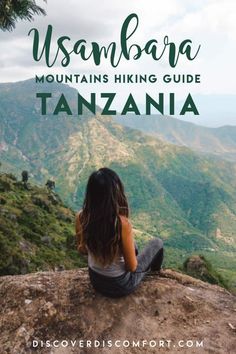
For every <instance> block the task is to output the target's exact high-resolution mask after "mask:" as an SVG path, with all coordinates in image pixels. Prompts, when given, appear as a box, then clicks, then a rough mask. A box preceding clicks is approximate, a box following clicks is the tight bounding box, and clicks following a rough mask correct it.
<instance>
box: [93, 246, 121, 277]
mask: <svg viewBox="0 0 236 354" xmlns="http://www.w3.org/2000/svg"><path fill="white" fill-rule="evenodd" d="M88 266H89V268H91V269H92V270H93V271H94V272H97V273H99V274H102V275H105V276H107V277H119V276H120V275H122V274H124V273H125V272H126V269H125V260H124V257H123V256H122V255H119V256H118V257H116V259H115V260H114V261H113V262H112V263H111V264H109V265H107V266H104V267H103V266H101V265H100V264H98V263H97V262H96V260H95V258H94V257H93V255H92V253H91V252H90V251H88Z"/></svg>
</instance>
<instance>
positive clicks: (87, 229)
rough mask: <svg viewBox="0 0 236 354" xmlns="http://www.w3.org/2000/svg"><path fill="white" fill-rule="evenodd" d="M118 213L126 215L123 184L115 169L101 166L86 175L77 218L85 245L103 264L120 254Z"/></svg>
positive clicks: (127, 208)
mask: <svg viewBox="0 0 236 354" xmlns="http://www.w3.org/2000/svg"><path fill="white" fill-rule="evenodd" d="M121 215H123V216H126V217H129V207H128V202H127V198H126V196H125V192H124V186H123V184H122V182H121V180H120V178H119V176H118V175H117V174H116V173H115V172H114V171H112V170H111V169H109V168H106V167H104V168H100V169H99V170H98V171H95V172H93V173H92V174H91V176H90V177H89V180H88V184H87V188H86V193H85V199H84V203H83V209H82V212H81V214H80V221H81V225H82V234H83V238H84V242H85V245H86V246H87V248H88V250H89V251H90V252H91V253H92V254H93V256H94V258H95V259H96V260H97V261H98V262H99V263H100V264H102V265H108V264H111V263H112V261H113V260H114V258H115V257H116V256H117V255H118V254H119V250H120V245H121V242H120V241H121V219H120V216H121Z"/></svg>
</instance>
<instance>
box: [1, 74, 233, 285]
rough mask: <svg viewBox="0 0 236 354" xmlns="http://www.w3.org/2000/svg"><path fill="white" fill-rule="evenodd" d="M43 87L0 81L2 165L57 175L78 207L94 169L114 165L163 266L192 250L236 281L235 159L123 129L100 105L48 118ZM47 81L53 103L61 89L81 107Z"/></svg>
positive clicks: (40, 179) (36, 175) (140, 232)
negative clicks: (156, 241)
mask: <svg viewBox="0 0 236 354" xmlns="http://www.w3.org/2000/svg"><path fill="white" fill-rule="evenodd" d="M39 86H40V85H39V84H37V85H35V84H34V82H33V80H28V81H23V82H19V83H15V84H1V85H0V146H1V151H0V161H1V163H2V167H1V169H2V170H3V171H8V172H10V173H14V174H16V175H17V176H18V177H19V176H20V174H21V171H22V170H28V171H29V174H30V181H32V183H36V184H41V185H42V184H45V181H46V180H47V179H53V180H55V182H56V192H58V193H59V195H60V196H61V198H62V200H63V202H64V203H65V204H66V205H68V206H70V207H71V208H72V209H73V210H78V209H80V208H81V205H82V202H83V196H84V190H85V186H86V182H87V178H88V176H89V174H90V173H91V172H92V171H93V170H94V169H97V168H99V167H101V166H107V167H110V168H113V169H114V170H115V171H117V173H118V174H119V175H120V176H121V178H122V180H123V182H124V185H125V188H126V193H127V196H128V199H129V203H130V208H131V220H132V224H133V227H134V229H135V230H136V232H135V233H136V237H137V239H138V243H139V245H140V247H142V246H143V245H144V244H145V242H146V240H148V239H149V238H150V237H153V236H154V237H155V236H157V235H158V236H160V237H161V238H162V239H163V240H164V244H165V246H166V258H165V266H171V267H174V268H178V267H181V266H182V264H183V261H184V260H185V259H186V258H187V257H188V256H190V255H191V254H196V253H197V254H202V255H204V256H206V257H207V259H209V260H210V261H211V262H212V264H213V265H214V266H215V267H216V269H217V271H219V272H220V273H221V274H224V277H225V279H227V280H228V281H229V282H230V284H231V286H235V283H236V261H235V251H236V234H235V230H236V192H235V191H236V168H235V164H234V163H231V162H229V161H226V160H224V159H215V158H212V156H210V155H204V156H203V155H202V154H199V153H196V152H193V151H192V150H190V149H189V148H188V147H186V146H178V145H177V144H176V145H174V144H170V143H169V142H166V141H164V140H163V139H159V138H157V137H156V136H149V135H145V134H143V133H142V132H139V131H138V130H137V129H131V128H129V127H124V126H122V125H121V124H118V123H117V122H115V121H114V118H112V117H109V116H102V115H101V114H100V109H99V107H98V108H97V113H96V114H95V115H93V114H91V113H90V112H89V111H85V114H84V115H83V116H80V117H78V116H75V115H72V116H70V117H68V116H67V115H66V114H64V113H60V114H59V115H58V116H57V117H54V116H53V115H52V114H50V113H49V114H48V115H45V116H42V115H41V112H40V105H39V104H38V102H37V101H36V99H35V93H36V92H37V90H38V88H39ZM42 87H43V90H44V91H47V90H48V89H49V88H50V91H52V92H53V97H55V98H52V99H51V100H50V102H49V105H51V106H54V105H55V102H56V100H57V98H58V97H59V96H60V95H61V94H62V93H63V94H65V95H66V96H67V97H68V102H69V104H70V106H71V107H73V105H75V102H74V99H73V97H74V95H75V94H76V91H75V90H74V89H72V88H70V87H68V86H66V85H58V84H50V85H48V87H47V84H45V85H43V86H42ZM23 92H24V95H23V94H22V93H23ZM122 119H123V118H122ZM177 131H178V130H177Z"/></svg>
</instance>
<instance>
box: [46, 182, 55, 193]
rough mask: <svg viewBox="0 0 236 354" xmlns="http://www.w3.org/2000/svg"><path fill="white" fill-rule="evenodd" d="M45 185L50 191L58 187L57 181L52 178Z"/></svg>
mask: <svg viewBox="0 0 236 354" xmlns="http://www.w3.org/2000/svg"><path fill="white" fill-rule="evenodd" d="M45 185H46V187H47V188H48V189H49V190H50V191H52V190H53V189H55V187H56V184H55V182H54V181H52V180H50V179H48V180H47V183H46V184H45Z"/></svg>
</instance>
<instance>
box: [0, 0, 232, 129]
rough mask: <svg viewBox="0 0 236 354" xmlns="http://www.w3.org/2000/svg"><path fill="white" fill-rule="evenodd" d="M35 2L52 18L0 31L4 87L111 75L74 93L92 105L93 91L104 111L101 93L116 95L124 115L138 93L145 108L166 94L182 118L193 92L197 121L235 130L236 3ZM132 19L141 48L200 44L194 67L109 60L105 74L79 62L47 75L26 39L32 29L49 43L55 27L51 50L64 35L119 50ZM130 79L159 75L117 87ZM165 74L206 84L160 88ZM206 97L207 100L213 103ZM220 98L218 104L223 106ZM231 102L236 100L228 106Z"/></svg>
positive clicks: (177, 0)
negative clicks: (121, 77)
mask: <svg viewBox="0 0 236 354" xmlns="http://www.w3.org/2000/svg"><path fill="white" fill-rule="evenodd" d="M36 2H37V3H38V4H39V5H42V7H44V8H45V10H46V12H47V16H45V17H42V16H40V17H35V21H34V22H27V21H24V22H19V23H17V26H16V29H15V30H14V31H12V32H10V33H8V32H0V82H14V81H19V80H25V79H28V78H32V77H35V75H36V74H37V75H47V74H54V75H55V74H80V75H83V74H86V75H89V74H108V75H109V79H110V80H109V81H110V82H109V83H108V84H95V85H93V84H80V85H76V84H74V85H73V86H74V87H76V88H77V89H78V90H79V91H80V93H81V94H82V95H84V96H85V97H86V98H89V95H90V93H91V92H96V93H97V97H98V102H97V103H98V104H99V105H102V104H103V100H102V99H101V98H99V96H100V93H101V92H116V98H115V101H114V104H115V105H116V107H115V108H117V109H119V110H120V109H121V108H122V107H123V105H124V103H125V101H126V99H127V97H128V95H129V93H132V94H133V95H134V97H135V99H136V102H137V103H138V104H139V105H140V107H143V106H144V103H145V93H146V92H147V93H149V94H150V95H151V96H152V97H154V98H155V97H158V94H159V93H162V92H163V93H164V94H165V105H166V107H168V105H169V101H168V97H169V96H168V93H170V92H174V93H175V99H176V101H177V102H179V103H178V104H177V105H176V111H177V112H176V116H177V117H178V109H179V107H180V106H181V104H180V102H183V101H184V100H185V98H186V96H187V95H188V93H191V95H192V97H193V99H194V100H195V103H196V105H197V106H198V109H199V112H200V117H199V120H198V122H200V123H201V124H203V125H208V126H219V125H223V124H234V125H236V115H234V112H235V108H234V102H235V98H236V80H235V55H236V1H235V0H225V1H221V0H198V1H195V2H193V1H191V0H165V1H163V0H162V1H161V0H145V1H144V0H126V1H117V0H112V1H110V0H102V1H98V0H67V1H59V0H48V2H47V4H45V3H44V2H43V1H41V0H38V1H36ZM131 13H136V14H137V15H138V17H139V27H138V29H137V30H136V32H135V34H134V36H133V37H132V39H131V42H132V41H133V42H134V43H139V44H140V45H142V44H145V43H146V42H147V41H148V40H150V39H157V40H158V45H159V44H160V48H161V46H162V45H163V38H164V36H165V35H168V37H169V39H170V40H171V41H173V42H175V43H178V44H179V43H181V41H182V40H184V39H191V40H192V42H193V48H198V46H199V45H201V48H200V51H199V54H198V56H197V57H196V59H195V60H194V61H191V62H189V61H187V60H186V59H184V58H181V59H180V61H179V63H178V65H177V66H176V67H175V68H171V67H170V66H169V63H168V60H167V56H164V57H163V59H162V60H160V61H158V62H156V61H154V60H152V59H151V58H150V57H149V56H146V57H143V58H142V59H141V60H138V61H129V62H127V61H125V60H123V61H122V62H121V64H120V65H119V67H118V68H115V69H114V68H112V67H111V66H110V64H109V61H103V62H102V64H101V65H100V66H99V67H95V65H94V64H93V63H92V62H91V61H90V62H86V63H85V62H83V61H81V60H80V58H78V57H76V56H74V57H73V59H72V61H71V64H70V65H69V66H68V67H67V68H62V67H61V65H60V62H59V61H58V63H57V64H56V65H54V67H53V68H47V67H46V65H45V63H44V62H43V61H42V62H39V63H36V62H34V60H33V58H32V44H33V40H32V36H28V32H29V30H30V29H31V28H33V27H34V28H37V29H38V30H39V32H40V36H41V37H40V38H41V39H42V40H43V39H44V35H45V31H46V29H47V26H48V25H49V24H51V25H53V47H52V49H53V50H55V48H56V47H55V43H56V40H57V39H58V38H59V37H60V36H62V35H67V36H69V37H70V38H71V43H74V42H76V40H79V39H85V40H86V41H87V42H88V43H90V42H91V41H96V42H98V43H99V44H101V45H108V44H109V43H110V42H112V41H116V42H118V43H119V36H120V30H121V26H122V23H123V22H124V20H125V19H126V17H127V16H128V15H129V14H131ZM131 73H133V74H141V73H142V74H145V73H146V74H154V75H156V76H157V79H158V81H157V83H155V84H130V85H127V84H126V85H124V84H122V85H121V84H120V85H117V84H116V85H115V84H113V80H112V79H113V76H114V74H131ZM165 74H169V75H171V76H173V75H174V74H175V75H179V74H184V75H185V74H192V75H195V74H200V75H201V83H200V84H184V83H182V84H176V83H169V84H165V83H163V82H162V77H163V75H165ZM202 97H209V100H207V99H202ZM214 97H218V99H217V102H215V101H214V99H213V98H214ZM222 97H223V98H222ZM227 97H230V98H231V99H226V98H227ZM225 102H227V107H225ZM224 110H225V111H224ZM224 112H227V115H224V118H222V119H221V118H220V117H222V114H223V113H224ZM166 114H168V110H166ZM216 116H217V117H218V118H216ZM181 118H183V117H181ZM184 119H186V120H188V121H194V122H195V121H196V117H194V116H192V115H190V116H186V117H185V118H184Z"/></svg>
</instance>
